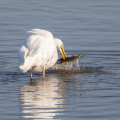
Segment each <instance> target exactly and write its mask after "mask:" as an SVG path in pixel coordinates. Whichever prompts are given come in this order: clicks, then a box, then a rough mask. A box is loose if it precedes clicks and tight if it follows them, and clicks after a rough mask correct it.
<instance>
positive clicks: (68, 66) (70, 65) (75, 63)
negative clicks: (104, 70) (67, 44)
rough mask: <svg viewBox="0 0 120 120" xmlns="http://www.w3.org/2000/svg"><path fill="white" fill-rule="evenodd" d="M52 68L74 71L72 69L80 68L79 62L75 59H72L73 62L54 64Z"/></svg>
mask: <svg viewBox="0 0 120 120" xmlns="http://www.w3.org/2000/svg"><path fill="white" fill-rule="evenodd" d="M52 68H53V70H67V71H74V70H80V65H79V62H78V60H77V61H73V62H66V63H61V64H55V65H54V66H53V67H52Z"/></svg>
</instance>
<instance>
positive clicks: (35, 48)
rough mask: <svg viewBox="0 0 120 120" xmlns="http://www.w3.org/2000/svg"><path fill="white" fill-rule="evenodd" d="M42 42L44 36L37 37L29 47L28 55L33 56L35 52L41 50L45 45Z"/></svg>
mask: <svg viewBox="0 0 120 120" xmlns="http://www.w3.org/2000/svg"><path fill="white" fill-rule="evenodd" d="M44 43H45V39H44V37H41V36H39V37H37V38H36V39H35V40H34V42H32V44H31V46H30V48H29V56H31V57H34V55H36V54H37V53H39V52H42V49H43V48H45V47H46V46H45V45H44Z"/></svg>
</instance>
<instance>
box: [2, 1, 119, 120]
mask: <svg viewBox="0 0 120 120" xmlns="http://www.w3.org/2000/svg"><path fill="white" fill-rule="evenodd" d="M32 28H41V29H46V30H49V31H51V32H52V33H53V35H54V36H55V37H57V38H59V39H61V40H62V41H63V43H64V46H65V51H66V54H67V56H71V55H72V54H80V53H82V54H83V55H84V58H80V59H79V65H80V70H71V71H68V70H57V69H50V70H48V71H46V79H45V81H43V80H42V73H34V74H33V80H30V73H29V72H27V73H25V74H23V73H22V72H21V71H20V70H19V68H18V66H19V61H18V50H19V48H20V46H21V45H22V43H23V41H24V40H25V39H26V37H27V34H26V31H28V30H30V29H32ZM59 57H60V56H59ZM0 119H1V120H18V119H20V120H25V119H28V120H38V119H44V120H119V119H120V1H119V0H109V1H108V0H101V1H98V0H91V1H90V0H71V1H68V0H66V1H62V0H61V1H57V0H45V1H38V0H34V1H33V0H20V1H17V0H10V1H9V0H3V1H0Z"/></svg>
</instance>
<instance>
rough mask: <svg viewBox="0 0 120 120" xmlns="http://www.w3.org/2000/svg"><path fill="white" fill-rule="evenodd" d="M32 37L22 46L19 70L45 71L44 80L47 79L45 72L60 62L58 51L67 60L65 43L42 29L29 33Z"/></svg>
mask: <svg viewBox="0 0 120 120" xmlns="http://www.w3.org/2000/svg"><path fill="white" fill-rule="evenodd" d="M28 33H30V36H29V37H28V38H27V39H26V40H25V42H24V44H23V45H22V47H21V49H20V52H19V58H20V66H19V68H20V69H21V70H22V71H23V72H27V71H28V70H30V71H31V78H32V72H33V71H38V72H42V71H43V79H45V70H46V69H48V68H50V67H52V66H53V65H54V64H55V63H56V62H57V60H58V54H57V49H58V50H59V52H60V53H61V55H62V57H63V59H65V58H66V57H67V56H66V53H65V51H64V47H63V43H62V41H61V40H60V39H57V38H54V37H53V35H52V33H51V32H49V31H46V30H42V29H32V30H31V31H28Z"/></svg>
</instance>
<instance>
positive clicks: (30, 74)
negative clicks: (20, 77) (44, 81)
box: [30, 70, 33, 79]
mask: <svg viewBox="0 0 120 120" xmlns="http://www.w3.org/2000/svg"><path fill="white" fill-rule="evenodd" d="M32 72H33V71H32V70H31V73H30V78H31V79H32Z"/></svg>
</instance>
